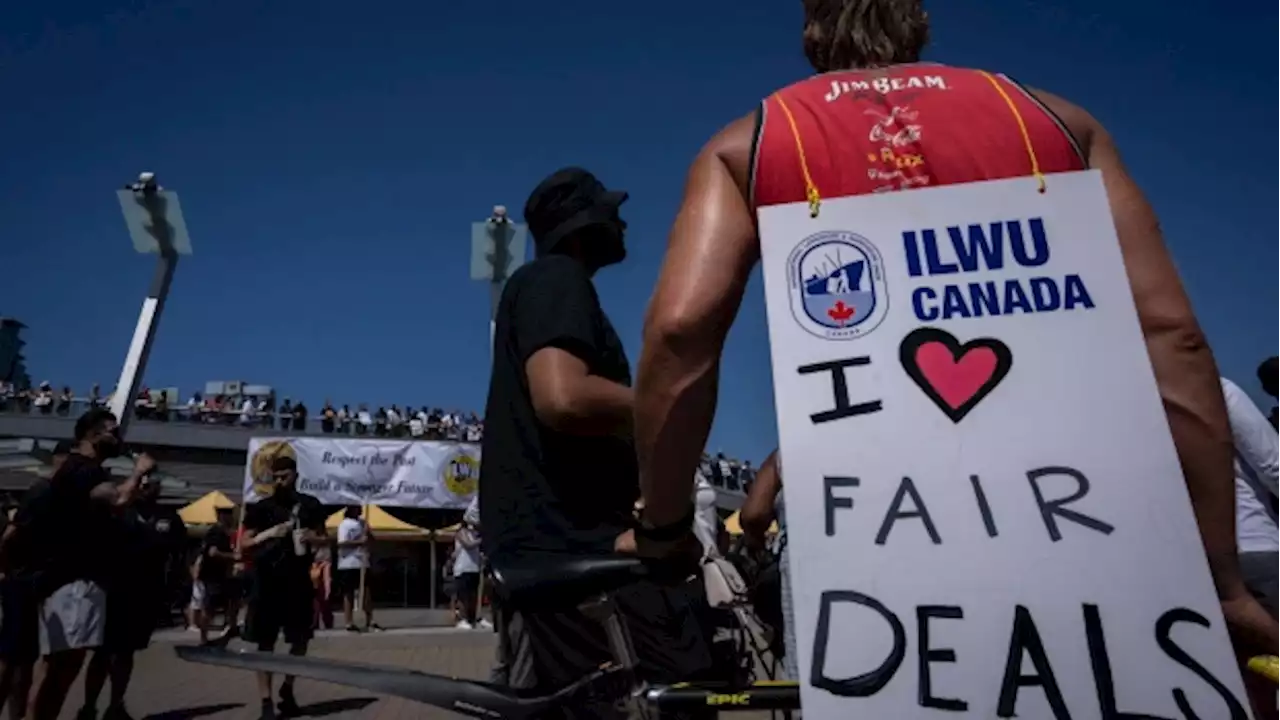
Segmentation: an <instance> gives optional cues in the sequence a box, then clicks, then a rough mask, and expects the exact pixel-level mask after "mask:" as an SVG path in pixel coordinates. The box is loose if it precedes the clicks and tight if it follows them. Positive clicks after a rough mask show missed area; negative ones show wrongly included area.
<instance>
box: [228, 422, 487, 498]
mask: <svg viewBox="0 0 1280 720" xmlns="http://www.w3.org/2000/svg"><path fill="white" fill-rule="evenodd" d="M278 457H291V458H294V459H295V460H296V461H297V463H298V489H299V490H300V491H301V492H304V493H307V494H308V495H314V496H315V497H316V499H318V500H319V501H320V502H321V503H322V504H325V505H381V506H385V507H418V508H453V509H459V510H461V509H465V508H466V507H467V504H468V503H469V502H471V498H472V496H474V495H475V492H476V481H477V479H478V478H479V475H480V446H478V445H475V444H470V443H456V442H431V441H422V440H357V439H347V438H343V439H330V438H314V437H290V438H253V439H251V440H250V441H249V462H248V465H247V466H246V467H245V471H244V497H245V500H246V502H257V501H258V500H259V499H261V498H262V497H264V496H265V495H269V494H270V493H271V487H272V478H271V463H272V462H273V461H274V460H275V459H276V458H278Z"/></svg>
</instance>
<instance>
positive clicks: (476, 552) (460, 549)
mask: <svg viewBox="0 0 1280 720" xmlns="http://www.w3.org/2000/svg"><path fill="white" fill-rule="evenodd" d="M478 539H479V537H478V534H477V533H476V532H475V531H474V530H472V529H470V528H469V527H466V526H463V527H460V528H458V534H457V535H454V536H453V575H454V577H457V576H458V575H466V574H467V573H478V572H480V544H479V543H478V542H477V543H476V544H475V547H470V548H469V547H466V546H465V545H463V541H464V540H478Z"/></svg>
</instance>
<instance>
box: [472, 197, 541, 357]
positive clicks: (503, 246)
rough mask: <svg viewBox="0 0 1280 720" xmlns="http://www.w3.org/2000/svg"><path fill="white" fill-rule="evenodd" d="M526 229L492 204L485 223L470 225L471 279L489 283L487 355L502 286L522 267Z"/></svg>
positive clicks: (503, 210)
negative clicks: (490, 212)
mask: <svg viewBox="0 0 1280 720" xmlns="http://www.w3.org/2000/svg"><path fill="white" fill-rule="evenodd" d="M528 235H529V228H528V226H526V225H524V224H522V223H514V222H511V218H509V217H507V208H506V206H504V205H494V206H493V213H492V214H491V215H490V216H489V218H488V219H487V220H484V221H482V222H477V223H471V279H472V280H483V281H485V282H488V283H489V352H490V354H492V353H493V335H494V331H495V329H496V324H495V320H496V318H497V313H498V301H499V300H500V299H501V298H502V287H503V285H505V284H506V282H507V278H509V277H511V274H512V273H513V272H515V270H516V268H518V267H520V266H521V265H523V264H524V259H525V239H526V238H527V237H528Z"/></svg>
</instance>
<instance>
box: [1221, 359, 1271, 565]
mask: <svg viewBox="0 0 1280 720" xmlns="http://www.w3.org/2000/svg"><path fill="white" fill-rule="evenodd" d="M1221 380H1222V397H1223V399H1224V400H1226V403H1227V419H1228V420H1229V421H1230V422H1231V439H1232V441H1233V443H1234V445H1235V471H1236V549H1237V550H1238V551H1239V552H1242V553H1247V552H1276V551H1277V550H1280V531H1277V527H1276V521H1275V518H1273V517H1272V515H1271V511H1270V510H1269V509H1268V508H1267V504H1269V499H1270V497H1271V496H1274V495H1275V494H1276V480H1277V475H1278V474H1280V473H1278V468H1280V457H1278V455H1280V450H1278V448H1277V446H1280V439H1277V436H1276V430H1275V428H1273V427H1271V423H1270V422H1269V421H1268V420H1267V418H1266V416H1264V415H1263V414H1262V411H1260V410H1258V406H1257V405H1254V404H1253V401H1252V400H1250V399H1249V396H1248V395H1246V394H1245V393H1244V391H1243V390H1241V389H1240V388H1239V387H1237V386H1236V384H1235V383H1233V382H1231V381H1230V380H1228V379H1226V378H1221ZM1264 499H1266V500H1267V502H1266V503H1264Z"/></svg>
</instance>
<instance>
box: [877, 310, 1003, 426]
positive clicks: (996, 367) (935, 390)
mask: <svg viewBox="0 0 1280 720" xmlns="http://www.w3.org/2000/svg"><path fill="white" fill-rule="evenodd" d="M898 359H899V360H900V361H901V362H902V369H903V370H906V371H907V375H908V376H910V377H911V380H912V381H913V382H915V384H916V385H917V386H918V387H919V388H920V389H921V390H923V391H924V394H925V395H926V396H927V397H928V398H929V399H930V400H932V401H933V404H934V405H937V406H938V409H939V410H942V412H943V413H945V414H946V416H947V417H949V418H951V422H954V423H958V422H960V421H961V420H963V419H964V416H965V415H968V414H969V411H970V410H973V408H974V407H976V406H977V405H978V403H980V402H982V399H983V398H985V397H986V396H987V395H990V394H991V391H992V390H994V389H995V388H996V386H997V385H999V384H1000V381H1001V380H1004V378H1005V376H1006V375H1008V374H1009V369H1010V368H1012V367H1013V353H1011V352H1009V346H1008V345H1005V344H1004V343H1002V342H1000V341H999V340H996V339H995V338H977V339H975V340H970V341H969V342H967V343H964V344H963V345H962V344H960V341H959V340H957V339H956V338H955V336H954V335H952V334H951V333H949V332H947V331H946V330H939V329H938V328H931V327H922V328H917V329H915V330H912V331H911V333H910V334H908V335H907V336H906V337H905V338H903V339H902V344H901V345H899V346H898Z"/></svg>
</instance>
